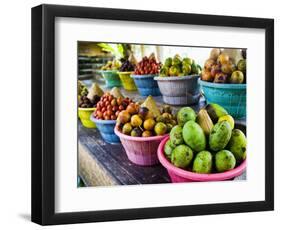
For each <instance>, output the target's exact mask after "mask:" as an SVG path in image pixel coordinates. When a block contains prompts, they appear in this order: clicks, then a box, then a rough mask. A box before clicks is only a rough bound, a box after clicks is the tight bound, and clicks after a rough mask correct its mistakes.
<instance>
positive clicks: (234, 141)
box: [227, 129, 247, 162]
mask: <svg viewBox="0 0 281 230" xmlns="http://www.w3.org/2000/svg"><path fill="white" fill-rule="evenodd" d="M246 148H247V139H246V137H245V135H244V133H243V132H242V131H241V130H239V129H233V130H232V134H231V138H230V140H229V142H228V145H227V149H228V150H229V151H230V152H232V153H233V155H234V156H235V158H236V160H237V161H238V162H241V161H243V160H245V159H246Z"/></svg>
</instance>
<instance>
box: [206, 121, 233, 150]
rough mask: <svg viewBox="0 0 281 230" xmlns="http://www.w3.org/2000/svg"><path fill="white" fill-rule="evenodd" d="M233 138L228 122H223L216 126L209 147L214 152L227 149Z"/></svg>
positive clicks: (211, 134)
mask: <svg viewBox="0 0 281 230" xmlns="http://www.w3.org/2000/svg"><path fill="white" fill-rule="evenodd" d="M230 137H231V127H230V124H229V122H228V121H221V122H218V123H217V124H215V125H214V127H213V128H212V131H211V133H210V135H209V146H210V149H211V150H213V151H219V150H222V149H224V148H225V147H226V145H227V143H228V142H229V140H230Z"/></svg>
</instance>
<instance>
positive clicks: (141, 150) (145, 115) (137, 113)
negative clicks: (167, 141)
mask: <svg viewBox="0 0 281 230" xmlns="http://www.w3.org/2000/svg"><path fill="white" fill-rule="evenodd" d="M176 124H177V122H176V120H175V117H174V116H173V114H172V109H171V107H169V106H167V105H166V106H164V107H163V108H161V110H160V109H159V108H158V106H157V105H156V102H155V101H154V100H153V98H152V96H149V97H148V98H147V99H146V100H145V101H144V102H143V103H142V104H141V105H138V104H136V103H131V104H129V105H128V107H127V109H126V110H124V111H122V112H120V113H119V115H118V118H117V124H116V128H115V133H116V134H117V135H118V136H119V137H120V139H121V143H122V145H123V147H124V148H125V151H126V154H127V156H128V159H129V160H130V161H132V162H133V163H135V164H137V165H145V166H148V165H155V164H157V163H159V161H158V157H157V148H158V146H159V144H160V142H161V141H162V140H163V139H164V138H165V137H166V136H167V134H168V133H169V132H170V131H171V129H172V128H173V127H174V126H175V125H176Z"/></svg>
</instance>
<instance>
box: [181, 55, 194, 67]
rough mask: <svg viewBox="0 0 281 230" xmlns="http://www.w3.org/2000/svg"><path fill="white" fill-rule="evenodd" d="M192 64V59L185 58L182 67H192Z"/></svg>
mask: <svg viewBox="0 0 281 230" xmlns="http://www.w3.org/2000/svg"><path fill="white" fill-rule="evenodd" d="M192 63H193V60H192V59H191V58H188V57H187V58H183V59H182V65H183V66H185V65H190V66H191V65H192Z"/></svg>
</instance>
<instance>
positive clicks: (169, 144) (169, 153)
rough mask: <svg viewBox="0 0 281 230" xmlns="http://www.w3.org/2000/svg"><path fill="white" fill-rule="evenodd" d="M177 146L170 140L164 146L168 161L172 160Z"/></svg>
mask: <svg viewBox="0 0 281 230" xmlns="http://www.w3.org/2000/svg"><path fill="white" fill-rule="evenodd" d="M175 147H176V146H174V145H173V144H172V142H171V140H168V141H167V142H166V144H165V146H164V153H165V156H166V157H167V158H168V159H171V156H172V152H173V150H174V148H175Z"/></svg>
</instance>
